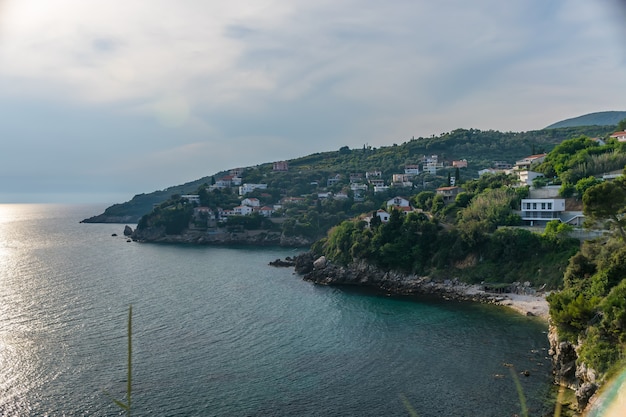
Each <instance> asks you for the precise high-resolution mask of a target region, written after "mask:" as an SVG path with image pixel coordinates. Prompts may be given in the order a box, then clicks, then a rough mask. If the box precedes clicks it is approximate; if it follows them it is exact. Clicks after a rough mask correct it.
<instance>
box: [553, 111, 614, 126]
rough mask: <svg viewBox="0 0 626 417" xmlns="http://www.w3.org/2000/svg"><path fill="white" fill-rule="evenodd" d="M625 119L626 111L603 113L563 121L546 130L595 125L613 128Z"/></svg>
mask: <svg viewBox="0 0 626 417" xmlns="http://www.w3.org/2000/svg"><path fill="white" fill-rule="evenodd" d="M624 119H626V111H602V112H597V113H589V114H585V115H583V116H578V117H573V118H571V119H566V120H561V121H560V122H557V123H553V124H551V125H550V126H548V127H546V129H559V128H562V127H577V126H595V125H597V126H613V125H616V124H617V123H619V122H620V121H621V120H624Z"/></svg>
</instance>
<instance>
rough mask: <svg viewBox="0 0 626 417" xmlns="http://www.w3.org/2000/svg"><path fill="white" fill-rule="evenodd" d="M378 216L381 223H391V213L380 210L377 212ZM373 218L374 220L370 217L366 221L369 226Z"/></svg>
mask: <svg viewBox="0 0 626 417" xmlns="http://www.w3.org/2000/svg"><path fill="white" fill-rule="evenodd" d="M376 216H377V217H378V218H379V219H380V221H381V222H382V223H387V222H388V221H389V216H390V214H389V213H387V212H386V211H385V210H382V209H380V210H378V211H377V212H376ZM372 218H373V217H372V216H370V217H368V218H367V219H365V220H366V221H367V223H368V224H369V223H370V222H371V221H372Z"/></svg>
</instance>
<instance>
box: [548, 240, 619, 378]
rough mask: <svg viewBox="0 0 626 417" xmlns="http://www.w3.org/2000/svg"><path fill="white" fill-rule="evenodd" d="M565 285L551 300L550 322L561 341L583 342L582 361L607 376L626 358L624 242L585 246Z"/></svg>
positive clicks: (588, 243)
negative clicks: (552, 323)
mask: <svg viewBox="0 0 626 417" xmlns="http://www.w3.org/2000/svg"><path fill="white" fill-rule="evenodd" d="M564 285H565V288H564V289H563V291H560V292H557V293H553V294H551V295H550V296H549V298H548V300H549V302H550V316H551V318H552V321H553V322H554V324H555V325H556V326H557V327H558V329H559V335H560V336H561V337H562V338H563V339H565V340H569V341H571V342H573V343H576V342H578V341H581V347H580V352H579V359H580V360H581V361H583V362H584V363H586V364H587V365H589V366H591V367H592V368H593V369H596V370H597V371H599V372H606V371H608V370H609V369H610V368H611V367H612V366H615V364H616V363H619V361H620V360H623V359H624V355H625V353H626V245H624V241H623V240H622V239H621V238H619V239H618V238H611V239H609V240H599V241H588V242H585V244H584V245H583V247H582V249H581V250H580V252H579V253H578V254H576V255H575V256H573V257H572V258H571V259H570V262H569V265H568V267H567V270H566V271H565V276H564Z"/></svg>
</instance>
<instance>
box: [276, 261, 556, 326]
mask: <svg viewBox="0 0 626 417" xmlns="http://www.w3.org/2000/svg"><path fill="white" fill-rule="evenodd" d="M286 261H288V262H287V263H286V264H277V265H276V266H294V269H295V272H296V273H297V274H298V275H300V276H301V277H302V278H303V279H304V280H306V281H310V282H314V283H316V284H320V285H337V286H340V285H345V286H357V287H369V288H374V289H377V290H381V291H384V292H387V293H389V294H394V295H409V296H410V295H432V296H436V297H440V298H443V299H450V300H461V301H474V302H480V303H484V304H493V305H499V306H504V307H508V308H510V309H512V310H514V311H516V312H517V313H520V314H522V315H524V316H529V317H531V316H532V317H537V318H539V319H541V320H542V321H544V322H546V324H547V323H548V321H549V306H548V301H547V300H546V297H545V295H546V294H544V293H535V291H534V290H532V289H531V288H529V287H526V286H522V285H518V286H516V287H514V288H515V289H517V290H519V291H520V292H522V293H517V292H498V293H496V292H489V291H486V290H485V286H484V285H480V284H467V283H464V282H461V281H459V280H458V279H456V278H454V279H445V280H435V279H433V278H431V277H428V276H417V275H413V274H403V273H400V272H397V271H384V270H381V269H379V268H377V267H375V266H372V265H369V264H367V263H366V262H364V261H356V262H354V263H352V264H350V265H349V266H340V265H336V264H333V263H332V262H329V261H327V260H326V258H325V257H324V256H321V257H318V258H316V257H315V255H314V254H313V253H311V252H307V253H303V254H300V255H298V256H296V257H295V258H293V259H288V260H286ZM276 262H279V260H277V261H276ZM271 264H272V263H271ZM524 293H530V294H524Z"/></svg>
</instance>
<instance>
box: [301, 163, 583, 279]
mask: <svg viewBox="0 0 626 417" xmlns="http://www.w3.org/2000/svg"><path fill="white" fill-rule="evenodd" d="M487 177H488V175H487ZM493 177H496V176H493ZM501 180H502V178H500V179H499V180H498V179H497V178H491V179H490V178H481V180H477V181H476V183H475V184H472V185H471V186H470V188H471V189H473V190H477V189H480V186H479V184H477V183H478V182H479V181H480V182H481V183H483V184H484V183H491V184H492V185H494V186H496V188H484V189H483V191H482V192H479V193H477V194H476V195H473V194H472V195H471V196H469V194H468V195H466V198H465V199H459V198H457V201H458V200H464V201H462V202H461V204H458V205H457V203H451V204H449V205H447V206H446V208H445V209H444V210H440V211H439V213H433V212H432V210H431V211H430V212H427V211H424V212H423V213H417V212H412V213H409V214H408V215H404V214H402V212H401V211H400V210H395V209H393V210H392V211H391V215H390V218H389V221H388V222H386V223H382V222H381V221H380V220H379V218H378V217H377V216H376V215H374V213H372V216H371V220H370V223H369V226H368V224H367V222H365V221H363V220H359V219H354V220H350V221H345V222H343V223H341V224H340V225H338V226H337V227H335V228H333V229H332V230H331V231H330V232H329V233H328V236H327V237H326V238H325V239H322V240H320V241H319V242H317V244H316V245H315V246H314V248H313V250H314V251H316V252H317V253H318V254H320V255H321V254H323V255H325V256H327V257H328V258H329V259H331V260H333V261H335V262H339V263H342V264H349V263H350V262H353V261H355V260H365V261H367V262H369V263H372V264H374V265H377V266H379V267H381V268H383V269H387V270H390V269H394V270H400V271H403V272H406V273H415V274H430V275H435V276H437V275H442V276H448V277H450V276H457V277H461V278H464V279H465V280H467V281H470V282H481V281H486V282H509V283H510V282H514V281H530V282H532V283H533V284H538V285H541V284H546V285H548V286H550V287H551V288H556V287H557V286H559V285H560V283H561V277H562V274H563V270H564V268H565V266H566V265H567V260H568V259H569V257H570V256H572V255H573V254H574V253H575V252H576V250H577V249H578V245H579V244H578V241H577V240H573V239H569V238H567V232H568V231H569V229H568V227H567V226H559V225H558V224H554V225H552V226H551V227H550V228H549V229H548V230H547V231H546V233H544V234H543V235H540V234H536V233H532V232H530V231H527V230H524V229H519V228H509V227H502V226H505V225H507V224H511V225H515V224H519V222H520V219H519V217H518V216H517V215H515V214H513V209H514V208H516V206H517V205H518V204H519V203H518V201H519V198H520V193H522V194H523V190H522V191H519V190H518V189H515V190H514V189H513V188H511V187H509V186H506V185H504V184H503V181H501ZM498 184H499V186H497V185H498ZM414 202H415V204H416V205H421V206H422V207H423V208H424V209H425V210H426V208H427V207H428V206H429V205H430V207H431V208H436V206H437V204H436V202H435V196H434V195H433V194H432V193H429V192H422V193H419V194H417V196H415V198H414ZM498 226H499V227H498Z"/></svg>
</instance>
